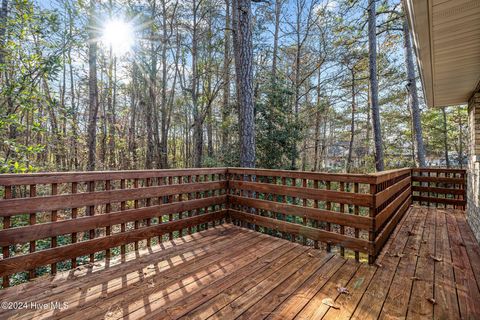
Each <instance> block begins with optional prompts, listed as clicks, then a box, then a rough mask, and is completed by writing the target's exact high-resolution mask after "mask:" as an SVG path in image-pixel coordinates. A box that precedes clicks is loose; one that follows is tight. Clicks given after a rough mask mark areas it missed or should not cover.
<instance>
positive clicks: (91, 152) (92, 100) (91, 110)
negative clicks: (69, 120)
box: [87, 0, 98, 171]
mask: <svg viewBox="0 0 480 320" xmlns="http://www.w3.org/2000/svg"><path fill="white" fill-rule="evenodd" d="M95 2H96V1H95V0H90V14H89V31H88V38H89V41H88V70H89V77H88V129H87V135H88V137H87V148H88V161H87V170H88V171H93V170H95V160H96V159H95V151H96V146H97V143H96V138H97V114H98V88H97V42H96V40H95V39H96V38H97V36H96V32H95V30H96V28H95Z"/></svg>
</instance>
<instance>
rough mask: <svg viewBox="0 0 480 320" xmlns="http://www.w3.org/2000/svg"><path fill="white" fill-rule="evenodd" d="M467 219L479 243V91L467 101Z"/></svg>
mask: <svg viewBox="0 0 480 320" xmlns="http://www.w3.org/2000/svg"><path fill="white" fill-rule="evenodd" d="M468 121H469V126H468V127H469V131H470V132H469V142H468V146H469V148H468V169H467V179H468V185H467V221H468V224H469V225H470V227H471V228H472V231H473V233H474V234H475V237H476V238H477V241H478V242H479V243H480V192H479V187H480V186H479V184H480V92H477V93H476V94H474V95H473V96H472V98H471V99H470V101H469V103H468Z"/></svg>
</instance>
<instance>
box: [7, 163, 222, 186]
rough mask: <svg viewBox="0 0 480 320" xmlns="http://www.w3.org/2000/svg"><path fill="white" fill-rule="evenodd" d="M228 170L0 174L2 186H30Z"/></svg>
mask: <svg viewBox="0 0 480 320" xmlns="http://www.w3.org/2000/svg"><path fill="white" fill-rule="evenodd" d="M226 172H227V168H225V167H221V168H188V169H152V170H121V171H87V172H85V171H74V172H37V173H24V174H10V173H8V174H0V185H2V186H13V185H29V184H48V183H69V182H86V181H99V180H121V179H145V178H156V177H170V176H178V175H185V176H188V175H202V174H224V173H226Z"/></svg>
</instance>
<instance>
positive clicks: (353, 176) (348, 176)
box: [228, 167, 376, 184]
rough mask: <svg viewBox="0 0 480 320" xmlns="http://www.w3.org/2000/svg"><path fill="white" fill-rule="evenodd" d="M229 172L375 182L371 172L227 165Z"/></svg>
mask: <svg viewBox="0 0 480 320" xmlns="http://www.w3.org/2000/svg"><path fill="white" fill-rule="evenodd" d="M228 172H229V173H236V174H253V175H259V176H272V177H286V178H297V179H309V180H325V181H340V182H358V183H367V184H369V183H375V179H376V178H375V176H374V175H372V174H360V173H330V172H310V171H296V170H275V169H259V168H238V167H235V168H234V167H229V168H228Z"/></svg>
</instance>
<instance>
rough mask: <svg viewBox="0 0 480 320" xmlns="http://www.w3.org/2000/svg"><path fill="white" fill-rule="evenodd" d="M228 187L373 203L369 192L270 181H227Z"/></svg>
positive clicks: (310, 197)
mask: <svg viewBox="0 0 480 320" xmlns="http://www.w3.org/2000/svg"><path fill="white" fill-rule="evenodd" d="M229 188H235V189H242V190H249V191H256V192H263V193H271V194H278V195H286V196H291V197H298V198H309V199H314V200H322V201H332V202H339V203H345V204H355V205H358V206H363V207H369V206H371V205H373V198H372V196H371V195H369V194H360V193H351V192H343V191H332V190H321V189H314V188H301V187H290V186H284V185H277V184H271V183H260V182H247V181H229Z"/></svg>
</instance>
